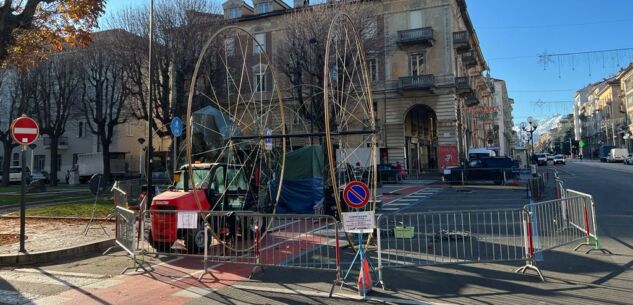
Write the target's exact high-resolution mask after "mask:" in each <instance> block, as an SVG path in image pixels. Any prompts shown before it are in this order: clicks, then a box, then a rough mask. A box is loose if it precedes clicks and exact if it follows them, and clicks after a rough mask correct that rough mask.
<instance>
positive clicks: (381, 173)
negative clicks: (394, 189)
mask: <svg viewBox="0 0 633 305" xmlns="http://www.w3.org/2000/svg"><path fill="white" fill-rule="evenodd" d="M377 168H378V183H380V184H382V183H385V182H399V181H400V180H402V177H403V176H404V175H406V174H407V173H408V172H407V170H406V169H402V168H400V169H398V168H396V166H395V165H392V164H378V166H377Z"/></svg>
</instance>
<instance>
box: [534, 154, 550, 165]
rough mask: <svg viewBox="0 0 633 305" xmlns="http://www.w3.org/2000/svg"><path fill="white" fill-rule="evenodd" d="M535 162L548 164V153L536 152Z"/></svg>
mask: <svg viewBox="0 0 633 305" xmlns="http://www.w3.org/2000/svg"><path fill="white" fill-rule="evenodd" d="M533 158H534V162H535V163H536V164H538V165H547V154H545V153H538V154H534V157H533Z"/></svg>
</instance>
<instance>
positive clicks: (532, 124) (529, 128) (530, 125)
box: [520, 117, 538, 163]
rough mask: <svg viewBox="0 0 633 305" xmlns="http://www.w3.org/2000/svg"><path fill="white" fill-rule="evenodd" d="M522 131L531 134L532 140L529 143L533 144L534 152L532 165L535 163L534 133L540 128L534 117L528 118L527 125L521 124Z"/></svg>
mask: <svg viewBox="0 0 633 305" xmlns="http://www.w3.org/2000/svg"><path fill="white" fill-rule="evenodd" d="M520 126H521V130H523V131H525V132H527V133H529V134H530V139H529V141H528V143H529V142H531V143H532V145H531V146H532V152H531V154H530V163H534V131H536V128H537V127H538V123H537V122H536V120H534V119H533V118H532V117H528V119H527V123H525V122H523V123H521V125H520Z"/></svg>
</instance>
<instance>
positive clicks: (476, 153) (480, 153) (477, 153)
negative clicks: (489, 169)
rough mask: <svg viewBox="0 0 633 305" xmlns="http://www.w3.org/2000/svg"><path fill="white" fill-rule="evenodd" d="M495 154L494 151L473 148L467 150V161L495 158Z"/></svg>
mask: <svg viewBox="0 0 633 305" xmlns="http://www.w3.org/2000/svg"><path fill="white" fill-rule="evenodd" d="M496 156H497V153H495V151H494V150H490V149H488V148H483V147H473V148H470V149H468V160H472V159H478V158H486V157H496Z"/></svg>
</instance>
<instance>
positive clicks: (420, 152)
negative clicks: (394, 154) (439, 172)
mask: <svg viewBox="0 0 633 305" xmlns="http://www.w3.org/2000/svg"><path fill="white" fill-rule="evenodd" d="M404 138H405V152H406V162H407V164H406V166H407V168H408V169H409V173H412V174H419V173H421V172H424V171H428V170H433V169H437V116H436V115H435V111H433V109H431V107H429V106H426V105H415V106H413V107H411V108H410V109H409V111H407V114H406V115H405V119H404Z"/></svg>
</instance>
